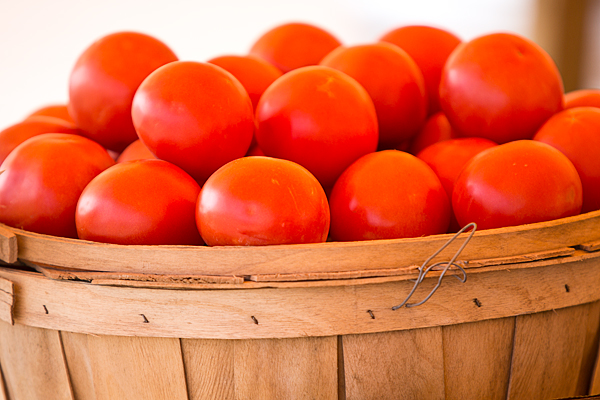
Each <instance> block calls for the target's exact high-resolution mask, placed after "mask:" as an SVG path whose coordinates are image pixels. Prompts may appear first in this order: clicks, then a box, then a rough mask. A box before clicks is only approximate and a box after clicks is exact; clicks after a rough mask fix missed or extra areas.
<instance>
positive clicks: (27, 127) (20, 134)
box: [0, 115, 80, 164]
mask: <svg viewBox="0 0 600 400" xmlns="http://www.w3.org/2000/svg"><path fill="white" fill-rule="evenodd" d="M44 133H69V134H73V135H78V134H79V133H80V131H79V129H77V127H76V126H75V125H73V123H72V122H68V121H65V120H63V119H60V118H56V117H50V116H44V115H35V116H30V117H28V118H26V119H25V120H23V121H21V122H19V123H16V124H14V125H11V126H9V127H7V128H5V129H4V130H2V131H0V164H1V163H2V161H4V159H5V158H6V157H7V156H8V155H9V154H10V152H11V151H13V150H14V149H15V148H16V147H17V146H18V145H20V144H21V143H23V142H24V141H26V140H27V139H29V138H32V137H34V136H38V135H41V134H44Z"/></svg>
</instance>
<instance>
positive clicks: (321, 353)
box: [234, 336, 338, 400]
mask: <svg viewBox="0 0 600 400" xmlns="http://www.w3.org/2000/svg"><path fill="white" fill-rule="evenodd" d="M234 365H235V391H236V396H237V398H238V399H298V400H300V399H304V400H310V399H320V400H337V398H338V394H337V390H338V387H337V338H336V337H335V336H330V337H309V338H293V339H265V340H241V341H235V363H234Z"/></svg>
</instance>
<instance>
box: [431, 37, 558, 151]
mask: <svg viewBox="0 0 600 400" xmlns="http://www.w3.org/2000/svg"><path fill="white" fill-rule="evenodd" d="M439 90H440V104H441V106H442V110H443V111H444V113H445V114H446V117H448V120H449V121H450V124H451V125H452V127H453V128H454V129H456V130H457V131H458V132H459V133H460V134H461V135H462V136H476V137H483V138H486V139H489V140H492V141H494V142H496V143H506V142H509V141H514V140H520V139H531V138H532V137H533V135H534V134H535V132H537V130H538V129H539V127H540V126H541V125H542V124H543V123H544V122H546V120H547V119H548V118H550V117H551V116H552V115H554V114H555V113H557V112H559V111H561V110H562V109H563V107H564V103H563V83H562V78H561V76H560V73H559V72H558V69H557V67H556V65H555V64H554V61H553V60H552V58H551V57H550V56H549V55H548V53H546V52H545V51H544V50H543V49H542V48H541V47H540V46H538V45H537V44H535V43H534V42H532V41H531V40H529V39H526V38H524V37H521V36H518V35H515V34H509V33H493V34H489V35H484V36H480V37H478V38H475V39H473V40H471V41H469V42H466V43H463V44H461V45H460V46H458V47H457V48H456V49H455V51H454V52H452V54H451V55H450V57H448V60H447V62H446V64H445V66H444V69H443V71H442V77H441V81H440V89H439Z"/></svg>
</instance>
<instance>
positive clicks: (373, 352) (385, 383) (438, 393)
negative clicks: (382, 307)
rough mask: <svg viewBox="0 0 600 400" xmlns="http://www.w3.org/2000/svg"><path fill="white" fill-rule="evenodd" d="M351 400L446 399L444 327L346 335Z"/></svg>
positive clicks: (346, 373) (346, 368)
mask: <svg viewBox="0 0 600 400" xmlns="http://www.w3.org/2000/svg"><path fill="white" fill-rule="evenodd" d="M343 346H344V349H343V352H344V371H345V384H346V397H347V398H348V399H387V398H391V397H390V396H393V398H397V399H443V398H444V355H443V349H442V330H441V328H440V327H435V328H427V329H416V330H410V331H400V332H385V333H376V334H368V335H347V336H344V337H343Z"/></svg>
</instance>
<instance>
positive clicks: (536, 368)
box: [509, 304, 591, 400]
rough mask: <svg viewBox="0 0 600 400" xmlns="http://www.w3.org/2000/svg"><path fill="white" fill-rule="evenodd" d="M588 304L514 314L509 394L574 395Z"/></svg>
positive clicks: (517, 396) (521, 396)
mask: <svg viewBox="0 0 600 400" xmlns="http://www.w3.org/2000/svg"><path fill="white" fill-rule="evenodd" d="M590 307H591V306H590V305H589V304H585V305H581V306H576V307H569V308H564V309H561V310H555V311H547V312H544V313H538V314H532V315H522V316H518V317H517V321H516V326H515V340H514V350H513V357H512V370H511V376H510V384H509V398H511V399H525V398H526V399H531V400H535V399H554V398H561V397H568V396H575V395H577V390H578V388H577V386H578V382H579V376H580V372H581V366H582V364H584V363H585V359H586V357H585V355H584V352H585V351H586V339H588V332H587V322H588V321H589V312H590ZM588 349H589V347H588Z"/></svg>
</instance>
